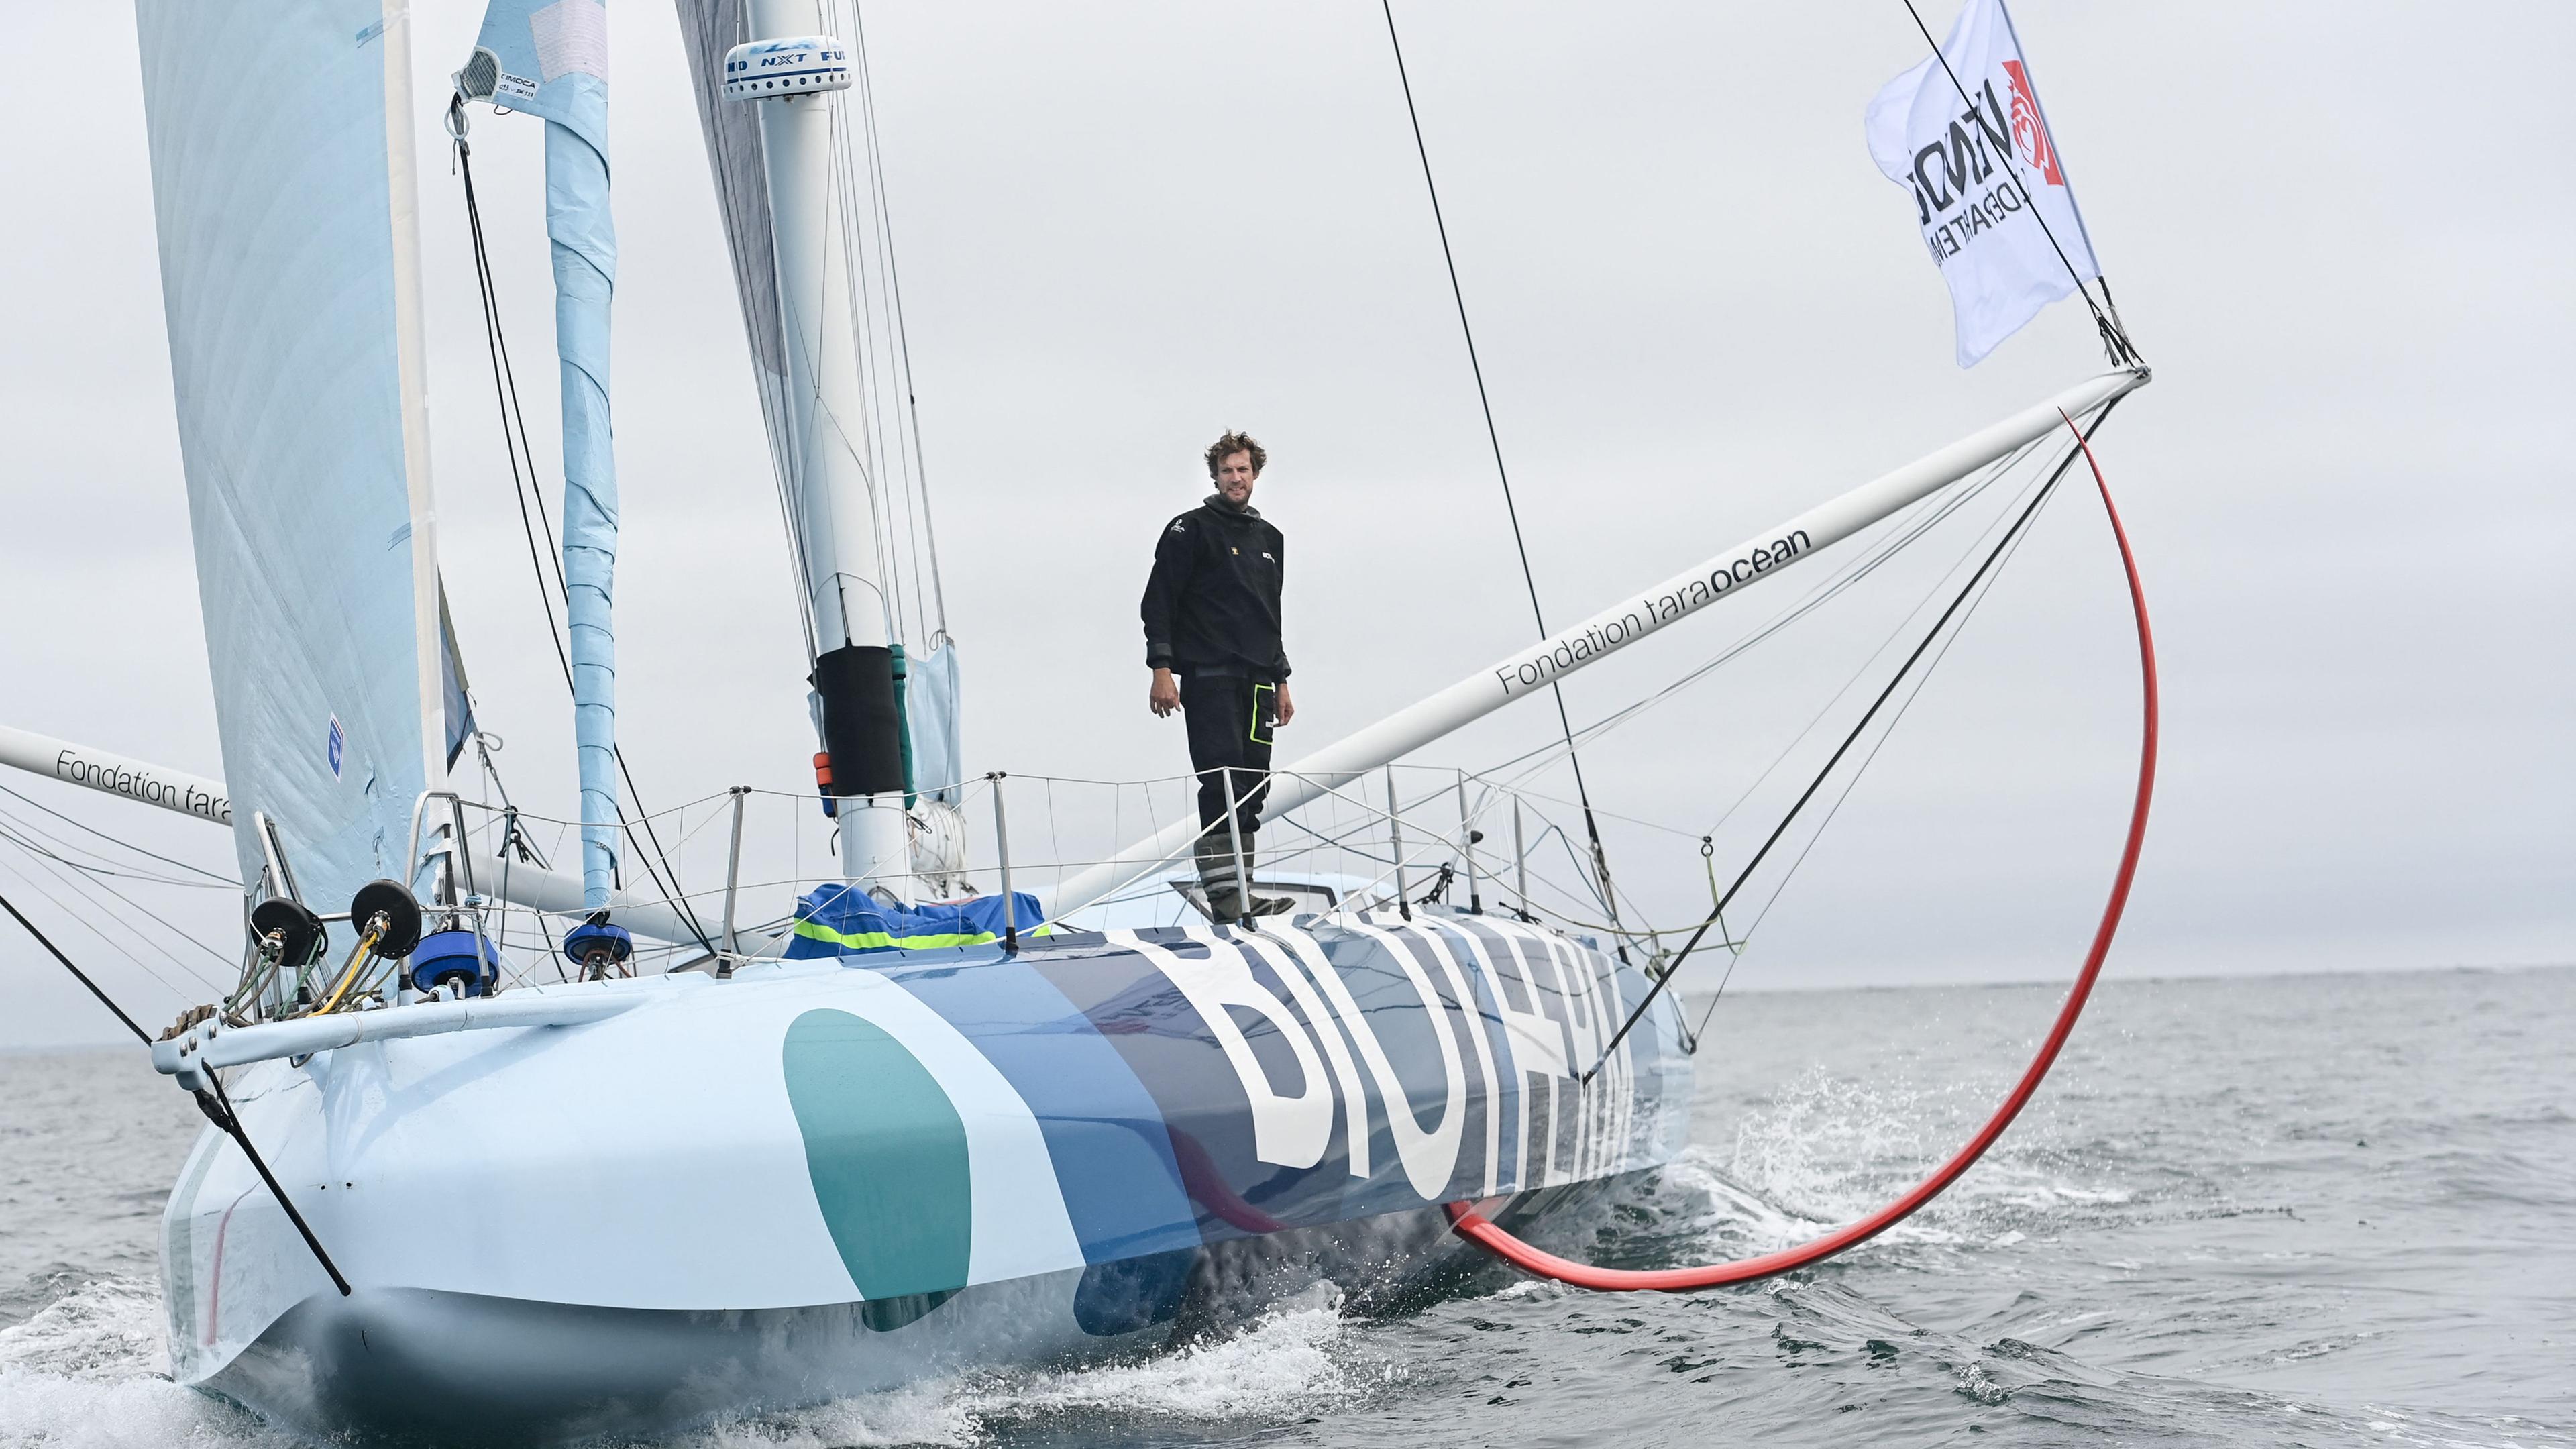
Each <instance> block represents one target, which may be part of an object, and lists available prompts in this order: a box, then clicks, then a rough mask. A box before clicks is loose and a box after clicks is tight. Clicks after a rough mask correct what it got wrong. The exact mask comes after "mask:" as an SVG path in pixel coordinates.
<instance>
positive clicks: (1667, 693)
mask: <svg viewBox="0 0 2576 1449" xmlns="http://www.w3.org/2000/svg"><path fill="white" fill-rule="evenodd" d="M2035 446H2036V444H2026V445H2024V446H2023V447H2021V448H2018V449H2016V450H2014V451H2013V452H2011V453H2009V454H2006V455H2005V456H2004V457H2003V458H2001V459H1999V460H1997V461H1996V462H1995V463H1993V464H1991V465H1989V470H1988V472H1987V475H1986V476H1985V477H1984V478H1981V479H1979V480H1978V481H1976V482H1974V483H1971V484H1968V485H1967V486H1966V487H1964V488H1961V489H1959V490H1958V491H1957V492H1954V493H1950V494H1948V495H1947V496H1946V497H1943V498H1942V499H1941V500H1940V501H1939V503H1938V504H1937V506H1934V507H1930V508H1926V509H1923V510H1922V511H1920V512H1919V513H1918V514H1917V516H1916V517H1914V518H1913V519H1910V520H1908V521H1906V522H1905V523H1903V524H1902V525H1901V526H1900V527H1899V528H1898V529H1897V530H1896V531H1894V532H1892V533H1890V534H1889V535H1887V536H1886V537H1885V538H1883V539H1881V540H1880V541H1879V542H1878V543H1877V544H1875V545H1873V546H1872V548H1871V551H1870V552H1869V553H1867V554H1864V555H1862V556H1860V557H1858V558H1856V559H1854V560H1853V561H1852V562H1850V563H1849V564H1846V565H1845V566H1844V567H1843V569H1842V571H1841V572H1839V573H1836V574H1833V575H1831V576H1829V577H1828V578H1827V579H1826V580H1825V581H1823V582H1821V583H1819V584H1817V585H1816V587H1815V588H1814V589H1812V590H1810V591H1809V592H1808V594H1807V595H1806V597H1805V598H1804V599H1802V600H1801V601H1800V602H1799V603H1797V604H1794V605H1789V606H1786V607H1784V608H1783V609H1781V611H1780V612H1778V613H1776V614H1774V615H1772V616H1771V618H1770V619H1768V620H1766V621H1765V622H1764V623H1762V624H1761V625H1760V626H1759V627H1757V628H1756V629H1754V630H1753V632H1751V633H1749V634H1746V635H1744V636H1742V637H1740V638H1738V639H1736V640H1735V641H1734V642H1732V643H1730V644H1728V645H1727V646H1726V647H1725V648H1723V649H1721V650H1720V651H1718V653H1716V654H1715V655H1713V656H1711V657H1710V658H1709V659H1707V660H1705V661H1704V662H1702V663H1700V664H1699V665H1697V666H1695V667H1693V668H1692V669H1690V670H1688V671H1687V672H1685V673H1683V674H1682V675H1680V676H1679V677H1677V678H1675V679H1673V680H1671V681H1670V682H1668V683H1666V684H1664V685H1662V686H1660V687H1658V688H1657V689H1655V690H1654V691H1653V692H1652V693H1649V694H1647V695H1645V696H1644V697H1642V698H1640V699H1637V700H1634V701H1632V702H1630V703H1628V704H1626V705H1623V706H1621V707H1620V708H1619V709H1616V710H1613V711H1612V712H1611V713H1609V714H1607V715H1604V716H1603V717H1601V718H1600V719H1598V720H1595V721H1593V722H1592V723H1591V724H1588V725H1585V726H1584V727H1583V728H1582V729H1580V730H1577V731H1575V738H1576V739H1577V740H1580V741H1582V742H1583V743H1586V744H1589V743H1591V742H1592V741H1593V740H1594V739H1597V738H1598V737H1600V736H1602V735H1605V734H1607V733H1609V732H1610V731H1611V730H1612V729H1615V728H1617V727H1618V726H1620V725H1623V724H1626V723H1628V722H1629V721H1630V720H1632V719H1634V718H1636V717H1637V716H1638V715H1640V714H1643V713H1644V712H1645V711H1646V710H1648V709H1651V708H1653V707H1655V706H1656V705H1659V704H1663V703H1665V702H1667V701H1668V700H1671V699H1673V698H1675V697H1676V696H1678V695H1679V694H1680V693H1681V692H1682V691H1683V690H1685V689H1687V688H1688V687H1690V686H1691V685H1693V684H1696V683H1698V682H1699V681H1700V680H1701V679H1702V678H1705V677H1706V676H1707V675H1709V674H1710V673H1712V672H1714V671H1716V670H1717V669H1719V668H1721V667H1723V666H1724V665H1727V664H1729V663H1732V662H1733V661H1734V660H1735V659H1736V658H1737V657H1738V656H1740V655H1742V654H1744V653H1745V652H1746V651H1748V650H1750V649H1752V648H1753V647H1754V646H1755V645H1757V644H1760V643H1762V642H1764V641H1765V640H1768V639H1770V638H1771V637H1772V636H1773V635H1775V634H1778V633H1780V632H1781V631H1782V630H1784V629H1786V628H1787V627H1788V626H1789V625H1791V624H1793V623H1796V622H1797V621H1798V620H1800V619H1802V618H1805V617H1806V616H1807V615H1808V614H1810V613H1813V612H1814V611H1815V610H1817V609H1818V608H1821V607H1822V606H1823V605H1825V604H1826V603H1828V602H1830V601H1831V600H1832V599H1834V598H1836V597H1838V596H1840V595H1841V594H1842V593H1843V592H1844V591H1845V590H1848V589H1850V588H1852V587H1853V586H1854V585H1856V584H1858V583H1859V582H1860V581H1861V580H1863V579H1865V578H1867V577H1869V576H1870V575H1871V574H1873V573H1875V572H1877V571H1878V569H1879V568H1880V567H1881V566H1882V565H1884V564H1886V563H1887V562H1888V561H1889V560H1890V559H1892V558H1893V557H1895V555H1896V554H1897V553H1899V552H1900V551H1902V550H1903V549H1905V548H1907V547H1909V546H1911V545H1912V544H1913V543H1914V542H1915V541H1916V540H1918V539H1920V538H1921V537H1922V536H1923V535H1924V534H1925V533H1927V532H1929V531H1930V530H1931V529H1932V528H1933V527H1934V526H1935V525H1937V524H1939V523H1941V522H1942V521H1943V520H1945V519H1947V518H1948V517H1950V516H1951V515H1952V514H1953V513H1956V512H1957V511H1958V510H1959V509H1960V508H1962V507H1964V506H1966V505H1967V504H1968V503H1969V502H1971V501H1972V500H1974V499H1975V498H1977V497H1979V496H1980V495H1982V494H1983V493H1984V492H1985V491H1986V490H1987V489H1988V488H1990V487H1992V486H1993V485H1994V484H1995V483H1996V482H1997V481H1999V480H2000V479H2001V478H2002V477H2003V476H2004V475H2005V474H2006V473H2007V472H2008V471H2009V470H2010V469H2011V468H2013V467H2014V466H2015V465H2017V464H2018V463H2019V462H2020V461H2021V460H2022V459H2023V458H2025V457H2027V456H2028V455H2029V453H2030V451H2031V449H2032V448H2033V447H2035ZM1989 527H1991V525H1989ZM1982 536H1983V535H1982V534H1981V535H1980V537H1982ZM1965 562H1966V560H1965V558H1964V557H1963V558H1962V559H1961V563H1962V564H1964V563H1965ZM1954 571H1955V569H1954ZM1928 597H1929V596H1927V601H1928ZM1920 609H1921V606H1920V605H1918V606H1917V607H1916V610H1915V612H1920ZM1906 617H1907V618H1911V617H1913V614H1911V613H1909V614H1908V615H1907V616H1906ZM1897 627H1898V628H1899V629H1901V628H1903V620H1899V621H1898V624H1897ZM1871 657H1872V658H1875V657H1877V656H1876V655H1872V656H1871ZM1863 667H1864V668H1865V667H1866V661H1864V666H1863ZM1846 687H1848V686H1846ZM1836 697H1837V698H1839V697H1840V696H1839V695H1837V696H1836ZM1810 727H1811V728H1812V725H1811V726H1810ZM1792 744H1793V745H1794V744H1795V741H1792ZM1557 748H1558V746H1557V745H1554V744H1548V745H1541V746H1539V747H1537V748H1535V749H1531V750H1525V751H1523V752H1522V753H1520V754H1518V755H1515V756H1513V757H1511V758H1510V759H1507V760H1504V761H1502V762H1501V763H1499V764H1496V765H1494V766H1491V767H1489V768H1488V770H1487V771H1486V773H1487V774H1500V773H1501V772H1503V771H1505V770H1509V769H1512V768H1513V767H1515V766H1519V765H1522V764H1525V763H1528V764H1529V768H1528V769H1526V770H1524V771H1522V773H1521V774H1519V775H1516V776H1513V777H1512V780H1511V781H1510V782H1508V783H1512V784H1514V785H1517V783H1518V782H1519V781H1520V780H1524V779H1527V778H1529V776H1530V775H1531V774H1534V773H1536V772H1537V771H1538V770H1540V769H1544V768H1545V767H1546V764H1547V759H1546V757H1549V756H1552V755H1553V753H1554V752H1555V751H1556V749H1557ZM1530 762H1535V763H1530ZM1601 813H1603V814H1609V812H1607V811H1603V812H1601ZM1612 818H1614V819H1615V818H1617V817H1615V816H1613V817H1612ZM1659 828H1665V829H1672V833H1673V834H1676V835H1690V834H1692V833H1693V832H1690V831H1685V830H1680V829H1677V828H1672V827H1659Z"/></svg>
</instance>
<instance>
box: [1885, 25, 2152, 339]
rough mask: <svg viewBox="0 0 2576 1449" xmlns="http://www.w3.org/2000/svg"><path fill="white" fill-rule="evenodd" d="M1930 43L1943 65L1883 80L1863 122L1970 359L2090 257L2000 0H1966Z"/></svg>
mask: <svg viewBox="0 0 2576 1449" xmlns="http://www.w3.org/2000/svg"><path fill="white" fill-rule="evenodd" d="M1941 55H1942V56H1943V57H1946V58H1947V59H1948V61H1949V68H1948V69H1947V70H1944V69H1943V68H1942V64H1941V61H1940V60H1939V59H1933V60H1926V61H1925V62H1923V63H1922V64H1921V65H1918V66H1916V67H1914V68H1913V69H1912V70H1909V71H1907V72H1906V73H1905V74H1903V75H1901V76H1898V77H1897V78H1896V79H1894V80H1892V81H1889V82H1888V83H1887V85H1886V86H1885V87H1884V88H1883V89H1881V90H1880V91H1879V93H1878V94H1877V96H1875V97H1873V98H1872V99H1871V101H1870V103H1869V111H1868V113H1867V115H1866V116H1865V117H1864V122H1863V124H1864V127H1865V129H1866V130H1867V131H1868V133H1869V154H1870V157H1871V159H1873V160H1875V161H1876V162H1878V169H1879V170H1881V171H1883V172H1886V173H1887V178H1888V179H1889V180H1890V181H1893V182H1895V183H1896V184H1897V185H1899V186H1902V187H1904V188H1905V189H1906V191H1907V192H1908V193H1910V194H1911V196H1912V197H1913V201H1914V210H1915V217H1916V220H1917V221H1919V222H1920V223H1921V225H1922V228H1923V244H1924V245H1925V246H1926V247H1928V248H1930V250H1931V252H1932V261H1933V263H1934V265H1936V266H1938V267H1940V269H1941V275H1942V277H1943V278H1944V279H1945V280H1947V281H1948V282H1949V284H1950V305H1951V307H1952V309H1953V310H1954V311H1955V312H1956V313H1957V314H1958V322H1959V365H1960V366H1961V367H1973V366H1975V365H1976V364H1977V362H1978V360H1979V359H1981V358H1983V357H1984V356H1985V355H1986V354H1987V353H1989V352H1992V351H1993V350H1994V349H1995V346H1996V344H1997V343H2000V342H2002V341H2003V340H2004V339H2005V338H2007V337H2010V336H2011V335H2013V333H2015V332H2017V331H2020V330H2021V326H2022V324H2023V323H2025V322H2028V321H2029V320H2030V319H2031V318H2033V317H2035V316H2038V315H2039V309H2040V308H2042V307H2045V306H2047V305H2048V304H2049V303H2051V302H2054V301H2056V300H2057V299H2058V298H2060V297H2063V296H2066V295H2068V294H2069V293H2072V292H2074V291H2075V290H2076V287H2077V281H2078V279H2079V278H2080V279H2082V280H2084V281H2091V280H2092V279H2093V278H2094V277H2096V276H2099V275H2101V268H2100V267H2099V266H2098V265H2097V264H2096V263H2095V262H2094V260H2093V244H2092V242H2091V241H2090V240H2088V239H2087V238H2086V237H2085V235H2084V218H2083V217H2082V216H2081V215H2080V214H2078V213H2077V211H2076V209H2075V193H2074V191H2073V190H2071V189H2070V188H2069V187H2068V186H2067V184H2066V165H2065V158H2064V157H2062V156H2061V155H2059V154H2058V150H2057V143H2056V141H2055V139H2054V138H2052V137H2051V136H2050V135H2049V131H2048V118H2047V117H2046V115H2044V114H2043V113H2042V112H2041V110H2040V108H2039V91H2038V90H2037V88H2035V87H2034V86H2033V85H2032V84H2031V78H2030V67H2029V65H2028V64H2026V63H2025V62H2024V61H2023V60H2022V55H2021V42H2020V40H2019V39H2018V38H2017V37H2015V36H2014V34H2013V28H2012V17H2011V16H2010V15H2008V14H2006V13H2005V12H2004V6H2003V0H1967V5H1966V6H1965V8H1963V9H1961V10H1960V12H1959V19H1958V21H1957V22H1956V23H1955V24H1953V25H1952V26H1951V27H1950V38H1949V39H1948V40H1945V41H1943V42H1942V43H1941ZM1954 77H1955V80H1954ZM1962 90H1965V91H1966V92H1967V95H1966V96H1965V98H1962V97H1961V95H1960V92H1961V91H1962ZM2042 222H2045V223H2046V226H2045V227H2044V228H2043V226H2042V225H2041V223H2042Z"/></svg>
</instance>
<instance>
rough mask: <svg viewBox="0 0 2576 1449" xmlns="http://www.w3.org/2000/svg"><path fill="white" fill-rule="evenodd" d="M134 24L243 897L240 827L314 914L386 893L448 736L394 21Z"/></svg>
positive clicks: (213, 6) (217, 6)
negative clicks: (272, 849)
mask: <svg viewBox="0 0 2576 1449" xmlns="http://www.w3.org/2000/svg"><path fill="white" fill-rule="evenodd" d="M135 12H136V14H135V18H136V29H137V32H138V34H139V37H140V40H141V49H142V61H143V97H144V116H145V122H146V135H147V139H148V143H149V148H150V153H151V168H152V194H153V206H154V214H155V219H156V222H157V229H158V232H159V240H160V252H161V288H162V302H163V306H164V309H165V313H166V318H167V323H168V329H169V337H170V371H171V380H172V383H173V386H174V391H175V393H176V395H177V402H178V414H179V446H180V453H181V457H182V459H183V461H184V464H185V469H186V474H187V485H188V514H189V523H190V527H191V529H192V531H193V533H194V536H195V543H196V562H197V590H198V597H199V601H200V604H201V606H202V608H203V610H204V614H205V627H206V652H207V656H208V661H209V663H210V664H211V666H212V669H213V674H214V686H215V718H216V723H217V725H218V727H219V728H220V730H221V733H222V739H223V755H224V779H225V782H226V783H227V784H228V785H229V786H230V787H231V790H232V794H233V799H234V802H235V805H236V809H235V810H234V812H233V832H234V842H235V845H236V847H237V848H238V849H239V851H240V855H241V866H242V872H243V877H242V878H243V879H244V880H251V881H256V880H258V879H259V878H260V867H261V864H262V853H261V850H260V846H259V843H258V840H257V837H256V834H255V830H256V827H255V825H254V821H255V819H256V818H257V817H259V816H262V815H264V816H266V817H267V818H268V819H269V820H270V821H271V822H273V823H274V825H275V827H276V829H277V833H278V836H279V839H280V842H281V843H282V844H283V846H284V847H285V849H286V852H287V857H288V864H289V866H290V867H291V868H292V870H293V871H294V874H295V877H296V884H297V885H298V886H299V887H300V888H301V890H302V892H303V894H304V897H305V899H306V900H307V901H308V902H309V903H310V904H311V905H312V906H313V908H314V909H316V910H319V911H324V912H331V911H337V910H340V909H343V908H344V907H345V906H346V904H347V902H348V900H349V896H350V894H351V892H353V891H354V890H355V889H356V888H357V887H358V886H359V885H360V884H361V883H363V882H365V881H367V880H369V879H372V878H375V877H378V876H402V875H404V874H405V873H406V869H407V866H408V862H406V861H405V860H404V858H403V857H404V855H405V852H406V844H407V837H408V833H409V830H410V820H411V813H412V805H413V802H414V800H415V799H416V798H417V797H418V796H419V794H420V792H421V791H422V790H423V789H424V788H426V786H427V785H428V783H429V782H430V781H433V780H436V781H439V782H441V783H444V781H445V778H446V753H447V751H446V745H447V742H448V738H449V735H450V728H449V724H448V722H447V721H446V720H445V719H444V718H443V716H444V715H445V713H446V709H445V701H446V699H447V691H446V689H445V688H444V687H443V686H444V680H443V677H442V676H443V673H444V670H445V667H446V664H445V661H444V660H443V659H442V657H441V655H442V651H441V650H440V647H439V626H438V615H439V608H438V594H437V587H438V586H437V551H436V541H435V537H434V525H435V520H436V514H435V512H434V511H433V510H432V508H431V504H430V479H429V435H428V426H427V418H426V416H425V414H424V411H423V408H422V397H423V387H422V366H423V364H422V348H421V326H420V321H421V305H420V278H419V250H420V248H419V235H418V223H417V217H416V204H415V193H414V189H413V175H412V125H411V119H410V117H411V91H410V83H409V76H410V64H411V61H410V54H409V47H410V39H409V32H408V22H407V21H406V19H405V13H406V12H405V10H404V8H403V7H402V6H401V5H399V4H387V3H384V0H138V3H137V4H136V7H135ZM253 78H255V81H254V80H253ZM246 85H247V86H248V87H249V88H248V89H246V88H245V87H246ZM461 678H462V676H461V673H460V675H459V679H460V680H461ZM457 697H458V699H459V701H460V702H461V699H462V689H461V685H460V688H459V690H458V694H457Z"/></svg>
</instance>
